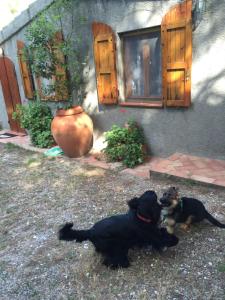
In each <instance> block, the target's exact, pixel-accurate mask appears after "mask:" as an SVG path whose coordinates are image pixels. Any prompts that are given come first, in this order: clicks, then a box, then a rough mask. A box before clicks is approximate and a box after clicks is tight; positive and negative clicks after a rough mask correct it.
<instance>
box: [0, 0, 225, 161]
mask: <svg viewBox="0 0 225 300" xmlns="http://www.w3.org/2000/svg"><path fill="white" fill-rule="evenodd" d="M39 2H40V3H43V1H40V0H38V1H37V2H36V3H35V5H36V6H35V7H36V8H37V7H39V6H38V3H39ZM178 2H180V1H178V0H177V1H176V0H168V1H162V0H161V1H141V0H109V1H106V0H97V1H94V0H86V1H83V2H80V5H79V8H78V7H77V6H76V7H74V10H75V12H76V13H77V14H80V15H82V16H85V17H86V18H87V26H86V28H85V30H84V31H83V32H82V34H83V36H85V40H84V54H85V55H88V61H87V64H86V66H85V74H86V78H87V85H86V98H85V99H84V102H83V106H84V108H85V109H86V111H88V112H89V113H90V114H91V116H92V119H93V121H94V127H95V146H96V147H98V145H101V138H102V134H103V132H104V131H106V130H109V129H110V128H111V126H112V125H113V124H119V125H122V124H124V123H125V122H126V121H127V120H128V119H129V118H132V119H134V120H136V121H137V122H138V123H139V124H140V125H141V126H142V127H143V129H144V134H145V137H146V140H147V142H148V146H149V151H150V153H152V154H154V155H157V156H167V155H169V154H171V153H174V152H183V153H188V154H192V155H202V156H206V157H211V158H218V159H225V134H224V128H225V59H224V49H225V26H224V25H225V24H224V23H225V21H224V16H223V11H224V10H225V2H224V1H219V0H216V1H215V0H207V1H204V0H202V1H199V2H201V3H206V8H205V11H204V13H203V14H199V15H197V17H196V14H194V23H195V28H194V30H193V57H192V89H191V92H192V100H191V102H192V104H191V107H189V108H162V109H157V108H143V107H135V108H134V107H132V108H131V107H121V106H119V105H113V106H106V105H99V104H98V98H97V90H96V79H95V67H94V60H93V49H92V42H93V40H92V32H91V23H92V22H93V21H98V22H103V23H106V24H108V25H109V26H111V27H112V29H113V30H114V32H115V33H116V36H117V69H118V85H119V90H120V95H123V69H122V56H121V41H120V38H119V35H118V33H122V32H126V31H130V30H135V29H141V28H147V27H152V26H157V25H160V24H161V20H162V17H163V16H164V15H165V13H166V12H167V11H168V9H169V8H170V7H172V6H173V5H174V4H176V3H178ZM34 15H35V14H34V11H33V14H30V18H32V16H34ZM24 16H25V12H24ZM24 18H25V17H24ZM28 21H29V20H28ZM28 21H26V22H25V24H24V26H26V24H27V23H28ZM10 26H14V25H13V24H11V25H10ZM24 26H22V28H21V29H20V30H19V31H17V32H15V33H14V34H13V35H12V33H11V36H10V34H8V39H6V36H7V30H6V29H5V30H4V31H3V33H2V35H0V43H1V41H2V43H1V47H3V48H4V50H5V53H6V54H7V56H9V57H10V58H11V59H12V60H13V61H14V63H15V67H16V73H17V77H18V83H19V87H20V92H21V99H22V101H23V102H26V99H25V98H24V93H23V88H22V82H21V78H20V73H19V69H18V62H17V57H16V47H15V45H16V40H17V39H24V31H25V27H24ZM66 26H67V24H66V23H65V30H66ZM78 30H79V28H78ZM8 31H9V30H8ZM50 105H51V106H52V108H53V109H54V108H55V106H56V105H55V104H50ZM0 107H1V114H0V119H1V120H2V123H3V127H6V126H7V124H6V122H5V120H7V115H6V112H4V109H5V108H4V100H3V99H2V95H1V93H0ZM5 116H6V117H5Z"/></svg>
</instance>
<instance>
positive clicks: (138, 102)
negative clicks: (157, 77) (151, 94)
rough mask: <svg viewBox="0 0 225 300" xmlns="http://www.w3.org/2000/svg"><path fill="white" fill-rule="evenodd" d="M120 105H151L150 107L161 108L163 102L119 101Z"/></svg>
mask: <svg viewBox="0 0 225 300" xmlns="http://www.w3.org/2000/svg"><path fill="white" fill-rule="evenodd" d="M119 105H120V106H130V107H151V108H162V107H163V102H162V101H151V102H141V101H137V102H131V101H130V102H129V101H125V102H120V103H119Z"/></svg>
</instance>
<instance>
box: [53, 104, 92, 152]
mask: <svg viewBox="0 0 225 300" xmlns="http://www.w3.org/2000/svg"><path fill="white" fill-rule="evenodd" d="M51 132H52V135H53V137H54V139H55V141H56V143H57V144H58V145H59V147H60V148H61V149H62V150H63V151H64V153H65V155H67V156H69V157H80V156H82V155H85V154H86V153H88V152H89V151H90V150H91V148H92V145H93V123H92V120H91V118H90V117H89V116H88V114H87V113H85V112H84V110H83V108H82V107H81V106H74V107H72V108H69V109H59V110H57V112H56V116H55V117H54V119H53V120H52V124H51Z"/></svg>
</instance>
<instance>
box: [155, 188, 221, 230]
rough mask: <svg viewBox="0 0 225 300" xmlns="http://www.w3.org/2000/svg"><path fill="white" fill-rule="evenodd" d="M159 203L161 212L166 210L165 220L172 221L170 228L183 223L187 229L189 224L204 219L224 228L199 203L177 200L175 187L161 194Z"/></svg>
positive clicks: (188, 199) (191, 200) (184, 199)
mask: <svg viewBox="0 0 225 300" xmlns="http://www.w3.org/2000/svg"><path fill="white" fill-rule="evenodd" d="M173 201H174V202H173ZM160 202H161V204H162V206H163V210H165V211H166V210H167V215H166V218H167V219H173V220H174V224H173V225H172V227H174V226H175V225H176V223H185V224H186V225H187V227H188V226H190V224H191V223H196V222H201V221H202V220H204V219H206V220H208V221H209V222H210V223H212V224H213V225H215V226H218V227H220V228H225V224H222V223H220V222H219V221H218V220H216V219H215V218H214V217H213V216H212V215H211V214H210V213H209V212H208V211H207V210H206V208H205V206H204V205H203V203H202V202H201V201H199V200H197V199H194V198H187V197H182V198H179V196H178V189H176V188H175V187H172V188H169V189H168V190H167V191H166V192H165V193H164V194H163V197H162V198H161V199H160ZM172 202H173V203H175V205H172V206H173V207H171V204H172ZM167 223H168V222H167ZM167 230H168V231H169V232H171V233H172V232H173V230H170V229H168V228H167Z"/></svg>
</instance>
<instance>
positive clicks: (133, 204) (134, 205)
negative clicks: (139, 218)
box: [127, 197, 139, 209]
mask: <svg viewBox="0 0 225 300" xmlns="http://www.w3.org/2000/svg"><path fill="white" fill-rule="evenodd" d="M138 199H139V198H137V197H135V198H133V199H131V200H129V201H127V205H128V206H129V207H130V208H132V209H137V207H138Z"/></svg>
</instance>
